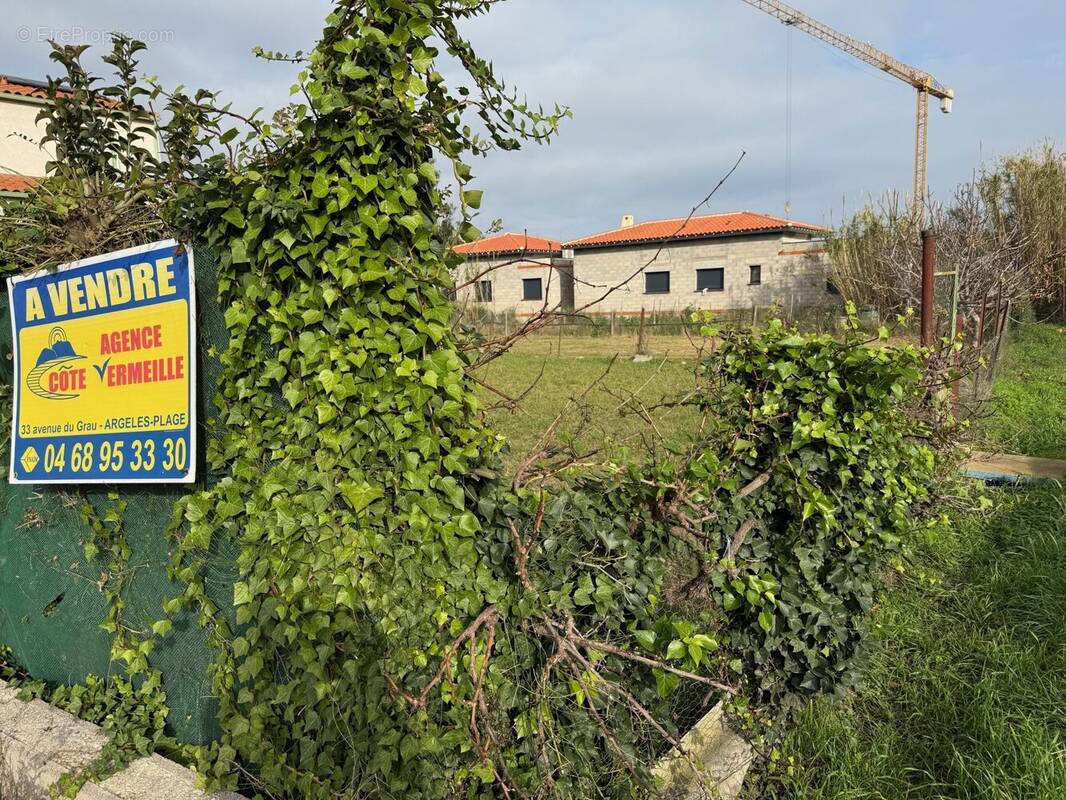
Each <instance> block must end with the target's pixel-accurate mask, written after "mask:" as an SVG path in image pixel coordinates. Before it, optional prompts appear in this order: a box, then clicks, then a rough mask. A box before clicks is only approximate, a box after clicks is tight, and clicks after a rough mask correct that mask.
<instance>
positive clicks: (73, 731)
mask: <svg viewBox="0 0 1066 800" xmlns="http://www.w3.org/2000/svg"><path fill="white" fill-rule="evenodd" d="M106 744H107V735H106V734H105V733H104V732H103V731H102V730H101V729H100V728H99V727H97V726H96V725H93V724H91V723H88V722H85V721H83V720H80V719H78V718H77V717H75V716H73V715H71V714H68V713H67V712H65V711H62V710H60V709H58V708H55V707H53V706H50V705H49V704H48V703H45V702H44V701H42V700H31V701H29V702H25V701H22V700H19V699H18V692H17V691H16V690H15V689H12V688H11V687H9V686H8V685H7V684H5V683H4V682H3V681H0V796H2V797H3V800H49V798H50V797H51V789H52V787H53V786H54V785H55V784H56V783H57V782H58V781H59V780H60V778H62V777H63V776H64V775H66V774H69V773H71V772H75V771H77V770H80V769H84V768H85V767H87V766H89V765H90V764H92V762H93V761H94V760H96V759H97V758H98V757H99V756H100V753H101V752H102V751H103V749H104V746H105V745H106ZM77 800H208V795H205V794H204V793H203V792H202V791H200V790H199V789H197V788H196V776H195V774H194V773H193V772H192V771H191V770H188V769H186V768H185V767H182V766H180V765H178V764H175V763H174V762H172V761H168V760H167V759H165V758H162V757H161V756H158V755H153V756H150V757H148V758H142V759H140V760H138V761H135V762H133V763H132V764H130V765H129V767H127V768H126V769H125V770H123V771H122V772H119V773H118V774H116V775H113V776H111V777H110V778H108V779H107V780H105V781H104V782H103V783H100V784H94V783H87V784H86V785H85V786H84V787H83V788H82V790H81V791H80V792H79V793H78V796H77ZM210 800H240V797H239V795H235V794H232V793H228V792H223V793H216V794H213V795H210Z"/></svg>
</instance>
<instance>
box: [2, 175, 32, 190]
mask: <svg viewBox="0 0 1066 800" xmlns="http://www.w3.org/2000/svg"><path fill="white" fill-rule="evenodd" d="M36 185H37V181H36V180H34V179H33V178H27V177H25V176H23V175H4V174H0V192H28V191H30V190H31V189H33V188H34V187H35V186H36Z"/></svg>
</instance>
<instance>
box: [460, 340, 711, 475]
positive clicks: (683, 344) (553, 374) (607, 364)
mask: <svg viewBox="0 0 1066 800" xmlns="http://www.w3.org/2000/svg"><path fill="white" fill-rule="evenodd" d="M560 345H561V347H562V354H561V355H560V354H559V352H558V348H559V347H560ZM635 346H636V345H635V342H634V341H631V339H630V337H624V336H616V337H606V336H602V337H573V336H570V337H563V338H562V339H561V340H557V339H556V337H554V336H551V335H550V334H546V335H543V336H534V337H531V338H530V339H529V340H527V341H524V342H521V343H519V346H518V347H517V348H516V349H515V350H514V351H512V352H509V353H507V354H506V355H504V356H502V357H501V358H499V359H497V360H496V361H493V362H491V363H490V364H489V365H487V366H486V367H484V368H483V369H482V370H480V371H479V373H478V378H479V379H480V380H481V381H483V382H485V383H487V384H489V385H491V386H493V387H495V388H496V389H498V390H500V391H502V392H503V393H505V394H507V395H509V396H511V397H518V396H519V395H521V394H522V393H523V392H525V391H526V390H527V389H529V393H528V394H527V395H526V396H525V397H524V398H523V400H522V402H521V404H520V406H519V408H518V409H517V410H514V411H511V410H508V409H506V408H498V409H496V410H494V411H493V412H492V413H491V414H490V422H491V423H492V426H493V428H494V429H495V430H496V431H497V432H499V433H502V434H503V435H504V436H506V437H507V439H508V442H509V445H510V451H509V452H508V453H507V455H506V460H507V461H509V462H510V463H511V464H514V463H515V462H516V461H518V460H521V458H523V457H524V456H525V455H527V454H528V453H530V452H531V451H532V449H533V448H534V447H535V446H536V444H537V442H538V440H539V439H540V438H541V435H542V434H543V432H544V430H545V428H547V427H548V426H549V425H551V424H552V422H553V420H554V419H555V417H556V415H557V414H558V413H559V411H560V410H561V409H563V408H564V407H565V406H566V404H567V401H568V400H570V399H571V398H575V403H574V405H573V406H572V407H571V408H570V410H569V411H568V412H567V414H566V415H565V417H564V420H563V422H562V423H561V425H560V427H559V431H560V432H561V433H563V434H564V435H574V438H575V442H576V444H577V445H578V446H579V447H581V448H584V449H586V450H591V449H598V450H599V451H600V452H599V454H598V457H606V458H614V459H621V458H624V457H625V456H626V452H627V450H628V452H629V453H630V454H632V455H633V456H635V457H639V455H640V453H641V452H642V451H644V450H645V448H646V444H647V443H648V442H650V441H653V440H655V439H657V438H658V436H659V435H661V437H662V438H663V439H665V440H667V441H678V440H680V439H681V438H682V437H683V436H684V431H685V429H686V427H687V426H689V425H690V424H691V422H692V420H693V414H692V412H691V411H688V410H684V409H671V410H659V411H657V412H655V413H651V414H649V415H648V416H650V417H651V418H653V419H654V421H655V425H654V428H653V427H652V426H650V425H649V424H648V422H647V421H646V420H645V418H644V417H643V416H642V414H641V413H640V411H641V406H643V407H644V408H646V409H647V408H650V407H652V406H654V405H655V404H657V403H661V402H663V401H664V400H671V399H675V398H676V397H678V396H680V395H681V394H683V393H684V392H685V391H688V390H691V388H692V386H693V383H694V377H693V373H694V370H695V367H696V350H695V349H694V348H693V346H692V344H691V343H690V342H689V341H688V339H686V338H685V337H682V336H677V337H659V338H655V339H652V340H651V342H650V349H651V351H652V354H653V359H652V360H651V361H649V362H645V363H639V364H638V363H634V362H633V360H632V359H633V353H634V352H635ZM530 387H532V389H530ZM589 387H592V388H591V389H589ZM586 390H588V391H587V394H586ZM481 398H482V400H483V401H484V402H485V403H487V404H492V403H498V402H500V400H501V398H500V397H499V396H498V395H495V394H493V393H492V392H491V391H489V390H482V391H481Z"/></svg>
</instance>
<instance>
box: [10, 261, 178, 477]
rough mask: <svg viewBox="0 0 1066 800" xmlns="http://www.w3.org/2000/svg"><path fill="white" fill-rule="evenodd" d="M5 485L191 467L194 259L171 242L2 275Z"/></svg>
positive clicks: (164, 473)
mask: <svg viewBox="0 0 1066 800" xmlns="http://www.w3.org/2000/svg"><path fill="white" fill-rule="evenodd" d="M8 295H9V302H10V308H11V325H12V334H13V337H12V342H13V351H14V352H13V354H12V355H13V358H14V373H13V374H14V387H15V388H14V407H13V411H12V420H11V428H12V434H11V474H10V479H11V482H12V483H189V482H192V481H193V480H195V477H196V457H195V454H196V448H195V445H196V395H195V391H196V359H195V354H196V350H195V343H196V331H195V320H196V309H195V303H196V295H195V293H194V291H193V257H192V253H191V252H190V251H189V250H187V249H186V248H185V247H184V246H183V245H180V244H178V243H177V242H175V241H173V240H170V241H165V242H156V243H155V244H150V245H146V246H143V247H135V248H131V249H129V250H122V251H120V252H116V253H108V254H106V255H101V256H97V257H95V258H89V259H86V260H84V261H77V262H74V263H72V264H65V265H63V266H61V267H59V268H58V269H57V270H55V271H50V272H44V271H42V272H38V273H35V274H32V275H20V276H18V277H14V278H9V279H8Z"/></svg>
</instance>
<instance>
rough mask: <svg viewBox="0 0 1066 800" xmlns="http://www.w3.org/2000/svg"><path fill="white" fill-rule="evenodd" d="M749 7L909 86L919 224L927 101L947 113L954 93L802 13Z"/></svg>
mask: <svg viewBox="0 0 1066 800" xmlns="http://www.w3.org/2000/svg"><path fill="white" fill-rule="evenodd" d="M744 2H745V3H747V4H748V5H749V6H752V7H753V8H756V9H758V10H759V11H762V12H764V13H766V14H769V15H770V16H771V17H774V18H775V19H776V20H778V21H779V22H781V23H783V24H784V25H789V26H791V27H793V28H798V29H799V30H801V31H803V32H804V33H806V34H808V35H810V36H813V37H814V38H815V39H819V40H820V41H823V42H825V43H826V44H830V45H832V46H833V47H835V48H837V49H838V50H842V51H844V52H845V53H847V54H849V55H851V56H853V57H855V58H857V59H859V60H860V61H863V62H865V63H867V64H869V65H870V66H873V67H876V68H877V69H879V70H881V71H882V72H886V73H888V74H889V75H891V76H892V77H893V78H896V79H898V80H901V81H903V82H904V83H907V84H909V85H910V86H912V87H913V88H914V89H915V90H916V91H917V93H918V94H917V105H916V110H915V132H914V197H913V203H914V209H915V216H916V218H917V219H919V220H923V219H924V216H925V187H926V163H927V160H928V148H929V97H930V95H932V96H933V97H936V98H937V99H939V100H940V110H941V111H943V112H944V113H945V114H949V113H951V106H952V101H953V100H954V99H955V93H954V92H953V91H951V89H948V88H946V87H945V86H943V85H942V84H941V83H940V82H939V81H937V79H936V78H934V77H933V76H932V75H931V74H929V73H928V72H926V71H924V70H920V69H916V68H915V67H912V66H909V65H907V64H904V63H903V62H902V61H900V60H899V59H896V58H893V57H892V56H890V55H889V54H888V53H886V52H884V51H883V50H879V49H877V48H876V47H874V46H873V45H872V44H869V43H868V42H860V41H859V40H858V39H855V38H852V37H851V36H848V35H847V34H844V33H841V32H840V31H838V30H836V29H835V28H831V27H830V26H828V25H826V24H825V23H823V22H819V21H818V20H816V19H814V18H813V17H809V16H807V15H806V14H804V13H803V12H802V11H799V10H797V9H795V8H792V7H791V6H789V5H786V4H785V3H781V2H778V0H744Z"/></svg>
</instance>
